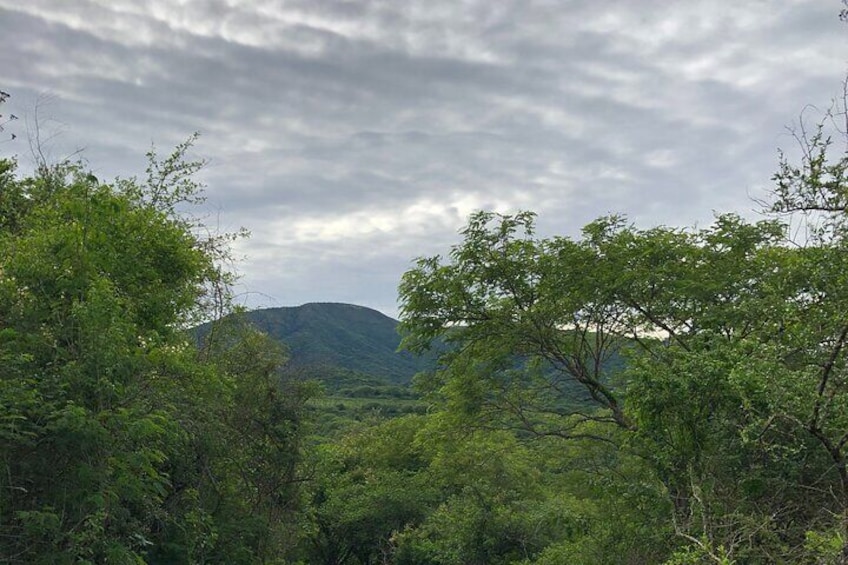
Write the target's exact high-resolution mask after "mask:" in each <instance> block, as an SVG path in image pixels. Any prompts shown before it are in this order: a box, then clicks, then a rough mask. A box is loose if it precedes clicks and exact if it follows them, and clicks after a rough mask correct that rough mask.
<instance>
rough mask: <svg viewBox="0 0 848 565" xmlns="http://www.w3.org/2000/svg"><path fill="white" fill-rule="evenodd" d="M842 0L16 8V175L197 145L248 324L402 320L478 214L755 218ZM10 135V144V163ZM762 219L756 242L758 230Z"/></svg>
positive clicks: (820, 102)
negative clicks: (277, 317) (354, 310)
mask: <svg viewBox="0 0 848 565" xmlns="http://www.w3.org/2000/svg"><path fill="white" fill-rule="evenodd" d="M841 7H843V6H842V4H841V2H840V1H839V0H704V1H697V0H679V1H675V2H671V1H669V0H607V1H599V0H546V1H543V0H481V1H478V0H473V1H468V0H464V1H460V0H348V1H341V0H337V1H331V0H294V1H280V0H278V1H265V0H262V1H260V0H197V1H193V0H155V1H146V2H145V1H140V0H26V1H22V0H0V37H2V38H3V41H2V45H3V47H2V49H0V68H2V73H0V90H4V91H7V92H9V93H10V94H11V95H12V97H11V99H10V100H9V101H8V102H7V103H6V104H5V107H3V108H0V111H2V112H3V113H5V114H8V113H9V112H11V113H14V114H16V115H18V116H20V117H21V119H20V120H18V121H16V122H12V123H9V124H7V126H6V131H5V132H2V133H0V155H3V156H9V155H17V156H18V157H19V160H20V162H21V165H22V167H23V168H26V167H27V165H28V164H31V157H30V150H29V144H28V143H27V140H26V137H27V130H28V129H29V130H30V131H32V129H33V124H34V123H35V117H36V116H35V114H36V109H37V113H38V118H39V121H40V123H41V125H40V128H39V131H40V132H41V135H42V137H43V138H51V139H49V140H48V142H46V143H45V147H46V150H47V152H48V153H49V155H50V156H51V157H52V158H54V159H59V158H62V157H64V156H66V155H70V154H71V153H73V152H75V151H77V150H79V149H81V150H83V152H82V156H83V157H84V158H85V159H86V160H87V161H88V162H89V163H90V166H91V167H92V169H93V170H94V172H95V174H97V175H98V177H100V178H112V177H114V176H116V175H121V176H131V175H133V174H138V175H141V174H142V173H143V171H144V167H145V158H144V154H145V152H146V151H147V150H148V149H149V148H150V146H151V143H154V144H155V145H156V146H157V148H159V151H160V153H167V152H168V151H169V149H170V148H172V147H173V146H174V145H175V144H177V143H179V142H180V141H182V140H184V139H185V138H187V137H188V136H189V135H190V134H191V133H192V132H195V131H196V132H199V133H200V134H201V138H200V140H199V141H198V143H197V144H196V145H195V148H194V150H193V155H194V156H197V157H201V158H204V159H207V160H208V161H209V165H208V166H207V168H206V169H205V170H204V171H203V173H202V180H203V182H205V183H206V184H207V185H208V196H209V201H208V203H207V209H206V211H207V213H208V214H209V221H210V223H212V224H213V225H214V226H215V227H218V228H220V229H224V230H227V229H230V230H232V229H236V228H238V227H240V226H244V227H245V228H247V229H249V230H250V231H251V232H252V237H251V238H250V239H249V240H247V241H244V242H242V243H240V244H239V245H238V253H239V254H240V255H241V256H243V257H244V260H243V261H242V262H241V263H239V265H238V269H239V271H240V272H241V273H242V275H243V277H242V280H241V283H240V286H239V288H238V291H239V292H240V293H241V294H242V297H241V301H242V302H243V303H245V304H247V305H248V306H249V307H271V306H294V305H299V304H302V303H305V302H349V303H354V304H360V305H364V306H369V307H372V308H376V309H378V310H381V311H383V312H384V313H386V314H389V315H391V316H396V314H397V306H396V296H397V292H396V288H397V283H398V281H399V278H400V276H401V274H402V273H403V272H404V271H406V270H407V269H408V268H409V267H410V266H411V265H412V263H413V261H414V259H415V258H416V257H418V256H422V255H433V254H436V253H444V252H446V251H447V250H448V249H449V247H450V245H452V244H454V243H457V242H459V240H460V239H459V236H458V234H457V231H458V230H459V229H460V228H461V227H462V226H463V225H464V223H465V220H466V219H467V217H468V215H469V213H471V212H473V211H475V210H478V209H487V210H496V211H500V212H510V211H515V210H518V209H530V210H533V211H535V212H537V213H538V215H539V217H538V224H539V227H540V230H541V233H542V234H544V235H549V234H555V233H556V234H563V235H576V234H578V233H579V230H580V228H581V226H583V225H584V224H586V223H587V222H589V221H591V220H592V219H594V218H596V217H597V216H600V215H604V214H608V213H624V214H626V215H627V216H628V217H629V218H630V219H631V220H632V221H634V222H636V223H638V224H639V225H641V226H645V227H648V226H653V225H657V224H665V225H675V226H688V225H694V224H698V225H704V224H706V223H708V222H709V221H710V219H711V217H712V215H713V212H714V211H717V212H722V211H738V212H740V213H743V214H745V215H753V213H754V212H753V211H754V210H755V208H756V205H755V204H754V203H753V202H752V200H751V198H752V197H757V196H758V195H759V196H761V195H763V194H764V192H765V191H766V190H767V189H768V187H769V183H770V181H769V179H770V177H771V175H772V174H773V173H774V172H775V170H776V165H777V149H778V148H779V147H782V148H786V149H791V148H792V140H791V137H790V136H788V135H787V133H786V129H785V126H787V125H789V124H791V123H792V122H793V121H794V120H797V119H798V116H799V114H800V113H801V111H802V109H803V108H804V107H805V105H807V104H812V105H815V106H817V107H819V108H822V109H825V108H827V107H828V105H829V104H830V101H831V100H832V99H833V98H834V97H835V96H836V95H837V94H838V93H839V92H840V88H841V84H840V83H841V81H842V79H843V78H844V76H845V73H846V70H848V24H846V23H842V22H840V21H839V18H838V13H839V10H840V8H841ZM11 133H15V134H16V135H17V136H18V138H17V139H16V140H14V141H11V140H10V139H9V138H10V136H11ZM752 217H753V216H752Z"/></svg>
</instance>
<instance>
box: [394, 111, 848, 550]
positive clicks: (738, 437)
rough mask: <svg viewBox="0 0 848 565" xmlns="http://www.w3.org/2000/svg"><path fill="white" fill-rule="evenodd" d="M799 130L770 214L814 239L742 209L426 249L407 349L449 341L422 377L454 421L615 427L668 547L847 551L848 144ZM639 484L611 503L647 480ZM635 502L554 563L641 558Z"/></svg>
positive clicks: (507, 219) (407, 289) (409, 288)
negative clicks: (696, 225)
mask: <svg viewBox="0 0 848 565" xmlns="http://www.w3.org/2000/svg"><path fill="white" fill-rule="evenodd" d="M800 139H801V140H802V141H803V143H802V149H803V157H802V162H801V164H800V165H799V166H797V167H794V166H790V165H789V164H787V161H786V159H782V161H781V169H780V171H779V172H778V174H777V175H776V177H775V178H776V181H777V188H776V192H775V196H776V199H775V202H774V204H773V205H772V206H771V210H772V211H773V212H776V213H781V214H791V213H799V214H806V218H807V220H809V221H811V222H814V224H813V225H811V226H810V227H809V228H808V233H810V234H812V237H811V238H810V239H809V240H808V241H806V242H804V243H805V245H802V246H799V245H794V244H791V242H789V241H788V239H787V227H786V225H784V224H783V223H781V222H778V221H772V220H769V221H761V222H757V223H749V222H746V221H744V220H742V219H741V218H739V217H738V216H736V215H732V214H730V215H722V216H718V217H717V218H716V220H715V222H714V224H713V225H711V226H709V227H707V228H705V229H700V230H676V229H669V228H663V227H659V228H653V229H648V230H641V229H637V228H636V227H634V226H631V225H628V224H627V223H626V222H625V221H624V220H623V219H622V218H620V217H607V218H601V219H599V220H597V221H595V222H593V223H591V224H589V225H588V226H586V228H584V231H583V235H582V237H581V238H578V239H570V238H562V237H551V238H538V237H536V235H535V233H534V225H533V215H532V214H530V213H526V212H523V213H519V214H516V215H497V214H491V213H485V212H480V213H478V214H476V215H474V216H472V218H471V219H470V221H469V224H468V226H467V227H466V228H465V229H464V230H463V232H462V235H463V238H464V239H463V241H462V243H461V244H459V245H457V246H455V247H454V248H453V249H452V250H451V252H450V254H449V255H448V257H446V258H442V257H438V256H437V257H430V258H423V259H420V260H419V261H418V263H417V265H416V267H415V268H414V269H412V270H411V271H409V272H408V273H406V274H405V275H404V277H403V280H402V282H401V285H400V296H401V301H402V329H403V331H404V332H405V339H404V343H405V345H406V346H407V347H409V348H410V349H412V350H414V351H421V350H426V349H427V348H428V347H429V344H430V343H432V342H433V341H434V340H437V339H439V340H445V341H447V342H448V343H449V344H451V347H450V348H448V349H447V350H443V351H441V352H440V355H439V357H440V368H439V369H438V370H437V371H435V372H433V373H432V374H429V375H426V376H423V377H421V378H419V380H418V384H419V386H421V387H422V389H423V390H424V391H425V392H426V393H427V398H428V399H429V400H430V401H431V402H435V403H437V404H438V405H439V406H442V407H443V408H444V410H445V411H446V416H447V418H448V420H449V421H451V422H453V425H459V426H465V427H472V428H476V429H501V430H511V431H513V432H514V433H517V434H518V436H517V437H520V438H559V439H560V440H565V441H566V442H584V441H587V440H591V441H594V442H602V443H604V442H611V443H613V444H615V445H617V446H618V447H619V448H620V449H622V450H624V451H625V452H626V453H628V454H629V455H630V456H631V457H635V458H638V459H639V460H641V461H642V462H644V464H645V466H642V465H641V464H640V465H636V464H635V463H634V460H631V461H630V462H629V463H627V464H626V465H625V467H624V468H625V469H627V472H633V471H634V470H635V469H637V468H639V469H642V472H643V473H644V475H643V478H642V479H641V480H642V482H643V484H644V485H646V487H647V491H646V493H647V492H650V493H651V494H650V495H648V497H647V499H646V500H653V503H652V508H653V509H654V511H655V512H653V513H652V514H651V515H652V516H653V517H654V518H656V517H657V514H656V511H657V510H658V509H660V508H662V507H663V506H665V507H666V512H667V514H666V518H665V519H664V520H665V527H664V528H661V529H659V530H655V531H660V532H662V533H661V535H660V536H659V537H656V536H648V537H650V538H651V539H652V541H651V542H650V543H646V545H647V546H648V547H651V548H653V549H652V550H651V551H652V552H653V553H651V557H650V560H651V561H653V562H661V561H664V560H668V562H669V563H696V562H697V563H700V562H712V563H772V562H805V560H807V561H809V560H810V559H813V558H814V556H816V557H815V559H825V558H826V556H825V554H826V553H827V552H828V551H830V552H834V553H831V557H832V558H833V559H837V560H838V562H844V560H845V559H846V558H845V555H848V550H846V549H844V548H841V549H840V548H838V547H836V545H837V542H835V541H833V542H832V543H825V542H823V541H822V540H834V539H843V540H844V539H846V534H845V532H846V531H848V530H846V528H848V522H846V521H845V516H848V469H846V461H847V460H848V456H847V455H846V452H845V449H846V445H848V434H846V433H845V429H846V427H848V410H846V406H848V403H847V402H846V400H848V397H846V393H848V389H846V383H848V380H846V378H845V376H846V370H847V369H848V359H847V358H846V354H845V345H846V340H848V327H846V323H845V319H844V312H845V311H848V295H846V293H845V289H846V288H848V264H846V257H848V254H846V253H845V251H846V249H845V244H846V241H848V239H846V233H848V232H846V230H845V225H846V219H845V218H846V216H845V212H846V206H845V205H844V197H845V193H846V188H845V178H846V177H845V164H846V157H845V155H844V154H839V153H838V152H837V151H835V150H834V144H833V143H831V140H830V138H828V137H827V136H826V135H824V133H823V127H820V128H818V129H816V130H815V133H814V134H813V135H812V137H809V138H806V137H801V138H800ZM621 359H625V360H626V362H624V363H622V362H621ZM579 391H582V394H583V396H585V397H587V398H588V399H590V400H591V404H592V406H589V407H587V406H586V405H585V404H583V405H581V404H579V403H575V402H574V398H575V397H576V396H578V395H579V394H580V392H579ZM613 430H617V431H616V432H613ZM610 434H613V435H610ZM612 438H615V439H614V440H613V439H612ZM567 461H568V462H567V463H566V464H567V465H570V466H572V471H575V472H576V471H577V470H578V469H580V464H579V463H578V461H579V458H573V459H569V460H567ZM634 465H635V466H634ZM622 472H623V468H622V467H621V466H620V464H619V463H614V462H613V461H612V460H609V461H607V463H605V467H604V468H603V469H602V470H599V473H600V474H601V475H607V476H613V475H614V474H615V473H622ZM572 477H573V475H572ZM625 484H626V483H623V484H621V483H620V484H618V485H617V486H615V487H614V486H613V485H612V484H610V485H607V491H606V492H605V493H603V494H597V495H596V497H593V499H592V503H593V507H594V508H606V507H608V505H610V504H612V503H613V501H614V500H615V499H616V497H618V498H625V497H627V496H629V495H628V494H626V493H627V489H626V488H625V489H624V490H623V491H618V490H617V488H620V487H622V486H625ZM612 493H615V494H612ZM611 495H612V497H611ZM657 496H662V497H663V498H664V499H665V503H664V504H663V503H660V502H658V499H657V498H656V497H657ZM464 504H465V506H466V507H467V508H472V507H471V506H470V505H469V504H468V503H464ZM446 512H447V511H446V510H444V509H441V508H440V510H439V512H438V513H437V514H434V515H433V516H439V519H440V520H442V523H441V524H440V525H439V527H438V528H437V529H438V531H440V532H444V531H461V530H462V529H463V527H465V525H466V523H465V522H462V520H467V519H470V516H472V515H473V514H474V512H473V511H469V512H470V513H469V514H465V515H462V516H461V517H457V520H459V521H457V522H455V523H452V525H448V524H449V523H451V522H450V521H449V520H448V518H447V516H448V515H449V514H447V513H446ZM460 518H461V519H460ZM631 518H632V519H633V520H635V523H632V522H627V521H626V520H625V522H624V523H620V524H618V526H619V530H618V531H619V532H628V535H632V536H635V537H634V538H631V539H630V541H629V542H624V544H623V545H617V543H616V542H613V541H612V537H606V536H607V534H602V533H600V532H601V531H602V530H603V528H601V529H599V530H596V531H593V533H592V536H593V539H594V541H598V540H606V541H602V542H601V543H589V542H587V540H589V539H592V538H590V537H589V536H588V535H586V536H578V537H577V538H576V539H575V540H557V541H556V542H554V543H551V544H550V545H549V546H548V547H547V548H546V549H544V550H543V551H542V553H540V554H539V559H540V562H546V560H547V562H555V561H556V560H558V559H560V560H563V562H581V561H582V562H611V561H612V560H613V558H611V557H610V556H611V555H619V556H620V558H621V560H622V561H621V562H627V560H628V559H633V560H635V562H643V561H640V560H642V559H645V556H644V555H642V556H640V557H638V558H637V557H636V555H638V553H637V552H635V551H634V549H635V547H636V545H637V544H636V543H634V542H633V540H634V539H637V538H638V537H639V536H646V533H647V531H646V530H642V531H640V528H639V527H638V526H637V525H636V524H638V522H639V521H640V518H639V517H636V516H631ZM605 520H606V521H607V522H608V523H610V522H613V521H612V520H611V519H610V518H609V515H607V516H606V517H605ZM589 521H590V522H591V520H589ZM603 522H604V520H601V523H603ZM427 523H428V522H426V521H425V525H426V524H427ZM418 531H419V532H421V531H423V530H421V529H419V530H418ZM833 531H838V532H840V534H839V537H837V538H834V537H833V536H832V535H831V533H826V532H833ZM431 540H432V538H431ZM607 544H611V545H607ZM593 547H594V549H591V548H593ZM612 547H618V550H617V551H615V552H611V551H610V550H611V548H612ZM598 548H602V549H601V550H600V551H601V552H600V553H594V554H592V551H595V550H597V549H598ZM625 548H626V549H625ZM836 553H839V554H840V555H841V556H836V555H835V554H836ZM589 555H593V556H592V557H591V558H590V557H588V556H589ZM831 557H827V559H830V558H831ZM432 559H436V558H432ZM438 559H441V560H442V561H440V562H463V560H468V559H470V560H471V561H466V562H473V561H474V559H476V558H472V557H460V556H459V554H457V553H454V554H452V556H451V557H445V556H442V557H438ZM492 559H493V557H492V556H491V555H489V556H487V557H486V558H484V560H489V561H491V560H492ZM840 559H841V561H839V560H840Z"/></svg>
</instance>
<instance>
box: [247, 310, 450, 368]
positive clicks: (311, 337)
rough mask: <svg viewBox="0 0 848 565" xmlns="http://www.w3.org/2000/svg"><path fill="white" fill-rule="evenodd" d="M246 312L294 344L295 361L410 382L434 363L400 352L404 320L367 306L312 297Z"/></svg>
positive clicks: (252, 320) (275, 336)
mask: <svg viewBox="0 0 848 565" xmlns="http://www.w3.org/2000/svg"><path fill="white" fill-rule="evenodd" d="M241 315H243V316H244V317H245V318H246V319H247V320H248V321H249V322H250V323H252V324H253V325H254V326H255V327H257V328H258V329H259V330H261V331H263V332H265V333H267V334H268V335H269V336H270V337H272V338H273V339H276V340H279V341H281V342H282V343H284V344H286V346H288V348H289V353H290V355H291V360H290V365H291V366H292V367H317V366H323V367H341V368H344V369H347V370H349V371H355V372H360V373H365V374H367V375H371V376H374V377H380V378H382V379H386V380H388V381H390V382H394V383H408V382H409V381H410V379H411V378H412V376H413V375H414V374H416V373H418V372H420V371H423V370H425V369H430V368H432V367H433V366H434V361H433V359H432V358H422V357H416V356H414V355H412V354H410V353H409V352H398V351H397V348H398V346H399V345H400V335H399V334H398V332H397V326H398V321H397V320H394V319H392V318H390V317H388V316H386V315H385V314H382V313H380V312H378V311H376V310H372V309H370V308H365V307H363V306H354V305H352V304H337V303H311V304H304V305H303V306H297V307H290V308H268V309H263V310H253V311H251V312H245V313H244V314H241Z"/></svg>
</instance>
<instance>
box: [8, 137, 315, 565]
mask: <svg viewBox="0 0 848 565" xmlns="http://www.w3.org/2000/svg"><path fill="white" fill-rule="evenodd" d="M188 148H189V145H188V144H186V145H181V146H180V147H178V148H177V150H176V151H175V152H174V153H173V154H172V155H171V156H169V157H168V158H166V159H165V161H163V162H162V163H157V162H156V161H153V162H151V169H150V171H149V173H150V176H149V178H148V180H147V182H146V183H144V184H139V183H137V182H136V181H134V180H121V181H118V182H116V183H115V184H111V185H110V184H105V183H101V182H100V181H98V180H97V179H96V178H95V177H94V176H93V175H91V174H90V173H88V172H87V171H85V170H84V169H83V168H82V167H81V166H78V165H72V164H63V165H59V166H56V167H52V168H50V169H49V170H48V169H45V170H43V171H42V172H41V173H40V174H39V175H37V176H35V177H32V178H21V179H19V178H17V177H16V176H15V174H14V164H12V163H10V162H7V161H5V162H3V164H2V166H0V360H2V369H0V407H2V416H0V477H2V478H0V508H2V513H0V531H2V532H3V534H2V537H0V560H2V561H3V562H4V563H6V562H8V563H77V562H79V563H143V562H162V563H174V562H209V561H217V562H227V563H238V562H242V563H248V562H250V563H252V562H256V561H264V562H268V561H270V559H271V558H272V557H277V556H278V555H280V554H281V552H282V551H283V550H284V548H286V547H288V546H289V545H291V536H292V535H293V534H291V528H290V527H289V526H287V521H288V519H289V518H290V516H291V515H293V514H294V513H295V512H296V511H297V509H298V501H299V494H298V492H297V488H296V485H297V481H298V477H297V476H296V468H297V464H298V462H299V460H300V459H299V458H300V447H299V446H300V438H301V435H302V432H301V429H300V421H301V419H302V408H303V406H304V404H305V400H306V397H307V396H308V394H309V392H308V391H307V390H306V389H301V388H299V387H296V386H291V387H289V386H287V385H284V383H280V382H279V381H278V377H277V373H276V369H277V367H278V366H279V365H280V364H281V363H282V360H283V356H282V355H281V353H280V352H279V350H278V348H277V347H275V346H273V345H272V344H270V343H269V342H268V340H267V339H266V338H263V337H261V336H259V335H257V334H255V333H252V332H246V331H242V332H236V331H233V332H230V333H229V334H228V336H229V338H228V341H226V344H225V345H220V346H216V347H212V346H211V345H210V347H209V348H208V349H207V350H206V351H204V352H198V351H197V349H196V348H195V347H194V346H193V345H192V344H191V343H190V341H189V340H188V336H186V335H185V333H184V330H185V328H186V326H187V325H188V324H190V323H193V322H194V321H196V320H198V319H203V318H208V317H210V316H215V315H216V309H218V308H220V307H225V305H226V303H227V299H228V297H227V283H228V281H229V280H230V279H231V277H230V276H229V275H228V274H227V273H225V272H223V271H222V269H221V268H220V261H221V260H223V259H225V258H226V254H227V250H226V245H225V244H226V241H228V238H227V237H226V236H223V237H218V236H215V237H211V238H210V237H208V236H207V235H206V234H205V233H204V231H203V230H202V229H200V227H201V226H200V224H198V223H197V222H196V221H194V220H188V219H185V218H183V217H182V216H180V215H179V214H178V212H177V209H178V208H179V207H180V206H182V205H183V204H185V203H190V202H194V201H196V200H197V199H198V198H199V195H200V193H199V192H198V191H199V186H198V185H197V184H196V183H194V181H193V180H191V174H192V173H193V172H195V171H196V168H197V164H194V163H191V162H188V161H186V160H185V159H184V157H185V153H186V151H187V150H188Z"/></svg>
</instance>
